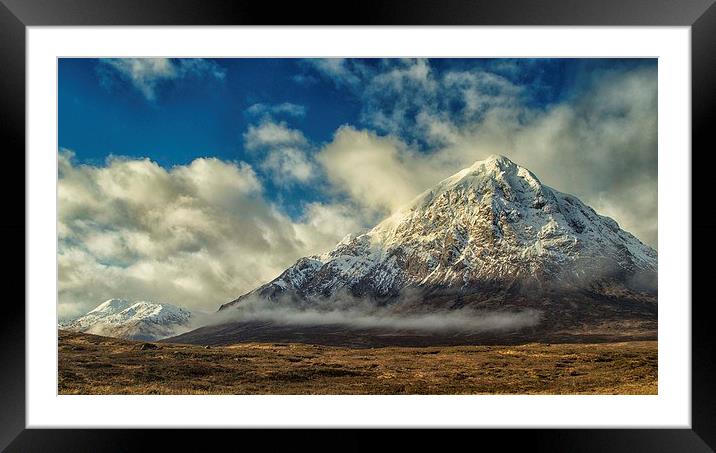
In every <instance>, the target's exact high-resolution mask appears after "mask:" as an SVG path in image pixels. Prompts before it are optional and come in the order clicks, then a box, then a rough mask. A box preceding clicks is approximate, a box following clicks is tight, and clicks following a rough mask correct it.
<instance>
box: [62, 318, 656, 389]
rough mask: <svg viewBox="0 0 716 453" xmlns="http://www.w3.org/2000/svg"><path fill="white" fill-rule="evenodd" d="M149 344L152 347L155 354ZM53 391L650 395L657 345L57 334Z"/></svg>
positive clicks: (653, 342) (639, 343) (636, 343)
mask: <svg viewBox="0 0 716 453" xmlns="http://www.w3.org/2000/svg"><path fill="white" fill-rule="evenodd" d="M154 348H156V349H154ZM58 366H59V382H58V392H59V393H60V394H485V393H487V394H656V393H657V343H656V341H634V342H624V343H599V344H535V343H532V344H525V345H520V346H446V347H420V348H411V347H386V348H374V349H352V348H345V347H330V346H316V345H306V344H277V343H248V344H237V345H232V346H221V347H210V348H205V347H203V346H194V345H180V344H164V343H162V344H151V346H150V348H147V346H146V345H145V344H144V343H141V342H131V341H123V340H117V339H112V338H106V337H98V336H94V335H86V334H77V333H71V332H65V331H60V332H59V364H58Z"/></svg>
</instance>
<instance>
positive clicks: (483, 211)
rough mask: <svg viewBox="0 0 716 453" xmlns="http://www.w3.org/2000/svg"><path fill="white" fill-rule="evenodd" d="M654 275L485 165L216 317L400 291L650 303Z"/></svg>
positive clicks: (642, 262) (599, 225)
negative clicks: (506, 292) (643, 298)
mask: <svg viewBox="0 0 716 453" xmlns="http://www.w3.org/2000/svg"><path fill="white" fill-rule="evenodd" d="M656 272H657V253H656V251H655V250H653V249H652V248H650V247H649V246H647V245H645V244H643V243H641V242H640V241H639V240H638V239H637V238H636V237H634V236H633V235H631V234H629V233H628V232H626V231H624V230H622V229H620V228H619V225H618V224H617V222H615V221H614V220H612V219H610V218H608V217H605V216H601V215H599V214H597V213H596V212H595V211H594V210H593V209H592V208H590V207H589V206H587V205H585V204H584V203H582V202H581V201H580V200H579V199H577V198H576V197H574V196H572V195H568V194H565V193H561V192H559V191H557V190H555V189H552V188H550V187H548V186H546V185H544V184H542V183H541V182H540V181H539V179H537V177H536V176H535V175H534V174H533V173H532V172H530V171H529V170H527V169H526V168H523V167H520V166H519V165H517V164H515V163H514V162H512V161H511V160H509V159H507V158H506V157H503V156H491V157H489V158H488V159H486V160H483V161H478V162H475V163H474V164H473V165H472V166H470V167H469V168H466V169H464V170H462V171H460V172H458V173H456V174H455V175H453V176H451V177H449V178H447V179H445V180H443V181H441V182H440V183H438V184H437V185H436V186H434V187H433V188H431V189H429V190H427V191H425V192H423V193H422V194H420V195H419V196H417V197H416V198H415V199H414V200H413V201H412V202H410V203H409V204H408V205H407V206H405V207H403V208H402V209H400V210H398V212H396V213H394V214H393V215H391V216H390V217H388V218H387V219H385V220H384V221H382V222H381V223H379V224H378V225H377V226H376V227H375V228H373V229H372V230H370V231H368V232H367V233H364V234H361V235H357V236H353V235H349V236H347V237H346V238H345V239H344V240H343V241H341V242H340V243H339V244H338V245H336V247H335V248H334V249H333V250H331V251H329V252H327V253H324V254H322V255H316V256H310V257H306V258H302V259H300V260H298V262H297V263H296V264H294V265H293V266H291V267H290V268H288V269H287V270H286V271H284V272H283V273H282V274H281V275H280V276H279V277H277V278H276V279H274V280H273V281H271V282H268V283H266V284H265V285H263V286H261V287H259V288H257V289H256V290H254V291H252V292H251V293H249V294H246V295H244V296H242V297H240V298H238V299H236V300H234V301H232V302H230V303H228V304H225V305H223V306H222V307H221V309H225V308H227V307H229V306H233V305H236V304H237V303H239V302H240V301H242V300H244V299H246V298H247V297H248V296H260V297H262V298H265V299H270V300H277V299H280V298H281V297H282V296H288V295H290V296H291V297H294V298H296V297H297V298H299V299H301V300H312V299H314V300H315V299H327V298H330V297H332V296H335V295H337V294H348V295H350V296H352V297H359V298H371V299H378V300H390V299H391V298H396V297H398V296H400V295H401V294H404V293H405V291H406V290H407V289H410V290H412V291H414V290H418V291H423V292H425V291H432V292H434V291H435V290H436V289H441V290H447V289H450V290H452V291H460V292H461V293H462V294H469V295H470V296H471V297H474V298H477V299H479V298H483V299H489V298H490V297H494V294H495V290H496V289H498V290H500V289H505V288H528V289H529V291H531V292H532V293H534V291H549V290H555V289H560V290H564V291H582V292H585V291H586V292H590V293H592V294H596V293H600V292H601V293H603V294H609V295H615V294H617V295H619V294H622V295H623V294H643V292H644V291H646V292H648V293H649V294H653V295H655V291H656V286H655V285H656ZM426 301H427V300H426Z"/></svg>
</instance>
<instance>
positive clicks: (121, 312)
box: [59, 299, 193, 341]
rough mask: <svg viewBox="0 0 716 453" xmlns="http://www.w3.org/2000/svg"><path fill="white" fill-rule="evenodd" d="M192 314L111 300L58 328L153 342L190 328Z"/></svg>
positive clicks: (169, 307) (167, 306)
mask: <svg viewBox="0 0 716 453" xmlns="http://www.w3.org/2000/svg"><path fill="white" fill-rule="evenodd" d="M192 316H193V315H192V313H191V312H189V311H188V310H185V309H183V308H179V307H175V306H174V305H170V304H163V303H156V302H146V301H139V302H129V301H126V300H123V299H110V300H107V301H105V302H103V303H101V304H100V305H98V306H97V307H96V308H95V309H94V310H92V311H90V312H89V313H87V314H85V315H83V316H81V317H79V318H77V319H74V320H72V321H69V322H65V323H60V325H59V327H60V329H65V330H71V331H74V332H85V333H91V334H95V335H103V336H107V337H116V338H124V339H128V340H144V341H153V340H159V339H162V338H167V337H170V336H173V335H177V334H180V333H182V332H185V331H187V330H189V329H190V328H191V326H190V321H191V320H192Z"/></svg>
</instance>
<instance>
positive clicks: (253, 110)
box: [246, 102, 307, 117]
mask: <svg viewBox="0 0 716 453" xmlns="http://www.w3.org/2000/svg"><path fill="white" fill-rule="evenodd" d="M306 110H307V109H306V107H305V106H303V105H299V104H293V103H291V102H283V103H281V104H264V103H261V102H259V103H257V104H253V105H251V106H250V107H249V108H247V109H246V113H247V114H249V115H251V116H255V117H264V116H268V117H271V116H272V115H287V116H293V117H303V116H306Z"/></svg>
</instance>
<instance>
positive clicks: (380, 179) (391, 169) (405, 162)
mask: <svg viewBox="0 0 716 453" xmlns="http://www.w3.org/2000/svg"><path fill="white" fill-rule="evenodd" d="M317 159H318V161H319V162H320V163H321V165H322V166H323V168H324V170H325V172H326V175H327V177H328V180H329V182H330V183H331V184H332V186H333V187H334V188H337V189H339V190H341V191H343V192H345V193H347V194H348V195H349V196H350V198H351V200H352V201H353V202H354V203H355V204H356V205H358V206H362V207H364V208H367V209H370V210H373V211H376V212H377V213H383V214H387V213H388V212H390V211H393V210H395V209H396V208H398V207H400V206H402V205H404V204H405V203H407V202H408V201H410V199H412V198H413V197H415V196H416V195H417V194H418V193H419V192H420V191H422V190H423V189H425V188H426V187H427V186H428V185H429V183H430V182H432V180H433V179H434V178H433V172H432V170H431V169H430V166H429V165H427V162H426V161H425V158H424V157H423V156H421V155H420V154H418V153H415V152H412V151H410V150H409V149H408V148H407V146H405V144H403V143H402V142H400V141H399V140H397V139H393V138H389V137H379V136H377V135H375V134H374V133H372V132H369V131H365V130H356V129H354V128H353V127H350V126H343V127H341V128H340V129H338V131H337V132H336V134H335V136H334V139H333V141H332V142H331V143H329V144H328V145H326V146H325V147H324V148H323V149H322V150H321V151H320V153H319V154H318V156H317Z"/></svg>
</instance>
